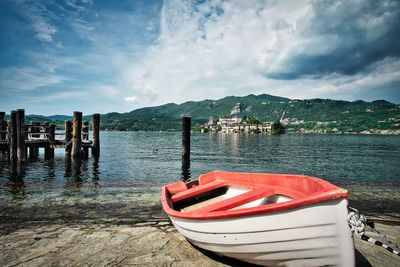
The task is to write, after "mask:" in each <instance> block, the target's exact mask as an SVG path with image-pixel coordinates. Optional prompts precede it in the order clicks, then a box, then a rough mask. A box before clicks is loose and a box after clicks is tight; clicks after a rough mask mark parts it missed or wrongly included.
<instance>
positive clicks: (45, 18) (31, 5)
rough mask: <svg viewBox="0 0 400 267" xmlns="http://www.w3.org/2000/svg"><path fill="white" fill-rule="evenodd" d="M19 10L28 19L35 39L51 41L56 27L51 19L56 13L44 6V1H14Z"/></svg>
mask: <svg viewBox="0 0 400 267" xmlns="http://www.w3.org/2000/svg"><path fill="white" fill-rule="evenodd" d="M16 3H17V5H18V7H19V11H20V12H21V13H22V14H23V15H24V16H25V17H26V19H27V20H29V21H30V23H31V25H32V27H33V29H34V30H35V32H36V35H35V37H36V39H38V40H39V41H42V42H49V43H51V42H53V36H54V34H55V33H56V32H57V28H56V27H55V25H54V24H53V23H51V20H52V19H54V18H55V17H56V15H55V14H54V13H53V12H52V11H50V10H49V9H47V8H46V6H45V3H44V2H38V1H33V2H32V1H25V0H19V1H17V2H16Z"/></svg>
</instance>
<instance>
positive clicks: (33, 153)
mask: <svg viewBox="0 0 400 267" xmlns="http://www.w3.org/2000/svg"><path fill="white" fill-rule="evenodd" d="M39 126H40V122H38V121H32V122H31V127H30V129H29V132H30V133H31V136H32V137H33V138H38V137H40V133H39V132H40V127H39ZM35 133H38V134H35ZM38 157H39V147H38V146H36V145H34V144H31V145H30V147H29V158H31V159H36V158H38Z"/></svg>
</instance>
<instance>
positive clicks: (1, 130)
mask: <svg viewBox="0 0 400 267" xmlns="http://www.w3.org/2000/svg"><path fill="white" fill-rule="evenodd" d="M5 115H6V113H5V112H4V111H0V141H5V140H6V131H7V122H6V121H5V120H4V116H5Z"/></svg>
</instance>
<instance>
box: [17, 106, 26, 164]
mask: <svg viewBox="0 0 400 267" xmlns="http://www.w3.org/2000/svg"><path fill="white" fill-rule="evenodd" d="M17 157H18V161H19V162H25V161H26V145H25V110H23V109H18V110H17Z"/></svg>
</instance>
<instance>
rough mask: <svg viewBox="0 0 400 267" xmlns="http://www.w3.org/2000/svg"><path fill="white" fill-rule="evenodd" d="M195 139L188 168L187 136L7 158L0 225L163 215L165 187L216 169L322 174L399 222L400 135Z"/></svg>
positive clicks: (369, 208)
mask: <svg viewBox="0 0 400 267" xmlns="http://www.w3.org/2000/svg"><path fill="white" fill-rule="evenodd" d="M191 142H192V153H191V164H190V166H189V168H182V164H181V134H180V133H166V132H162V133H161V132H101V157H100V159H99V160H98V161H97V160H94V159H92V158H89V159H88V160H84V161H82V163H78V162H73V161H71V160H67V159H66V158H65V157H64V151H63V149H56V155H55V158H54V160H49V161H45V160H43V159H42V158H43V155H41V156H40V158H39V159H37V160H33V161H31V162H29V163H28V164H25V165H19V166H11V165H9V164H8V163H7V162H4V161H3V162H0V216H1V217H0V222H4V223H9V222H18V221H21V222H24V221H43V220H44V221H46V220H68V221H71V220H80V219H86V220H87V219H93V220H96V219H99V218H132V217H135V216H150V217H151V216H152V217H157V216H163V213H162V212H161V208H160V194H159V193H160V187H161V186H162V185H164V184H167V183H170V182H174V181H179V180H180V179H182V178H188V177H189V176H190V177H191V178H192V179H196V178H197V177H198V176H199V175H200V174H202V173H207V172H210V171H214V170H225V171H243V172H269V173H293V174H305V175H311V176H317V177H321V178H324V179H326V180H328V181H330V182H332V183H334V184H336V185H338V186H341V187H343V188H346V189H348V190H349V191H350V192H351V196H350V204H351V206H354V207H356V208H358V209H360V210H361V211H362V212H364V213H367V214H369V215H384V216H389V217H397V218H399V217H400V210H399V207H400V190H399V189H400V137H399V136H373V135H301V134H286V135H282V136H269V135H256V134H223V133H218V134H216V133H210V134H200V133H193V134H192V139H191ZM154 148H157V149H158V153H157V154H153V153H152V151H153V149H154ZM41 153H42V151H41Z"/></svg>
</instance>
